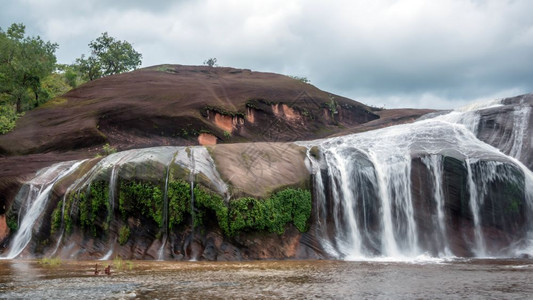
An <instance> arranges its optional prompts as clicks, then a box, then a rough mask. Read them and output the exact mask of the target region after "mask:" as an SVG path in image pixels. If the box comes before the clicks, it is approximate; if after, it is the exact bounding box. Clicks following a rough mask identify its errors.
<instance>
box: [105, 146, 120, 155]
mask: <svg viewBox="0 0 533 300" xmlns="http://www.w3.org/2000/svg"><path fill="white" fill-rule="evenodd" d="M102 152H103V155H109V154H113V153H116V152H117V149H116V148H115V147H113V146H111V145H109V143H106V144H105V145H104V146H103V147H102Z"/></svg>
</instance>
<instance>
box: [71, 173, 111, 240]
mask: <svg viewBox="0 0 533 300" xmlns="http://www.w3.org/2000/svg"><path fill="white" fill-rule="evenodd" d="M108 195H109V185H108V183H107V182H105V181H93V182H91V184H90V186H89V189H88V190H87V192H86V193H83V192H78V193H77V194H75V195H74V198H75V199H76V200H77V202H78V208H79V221H80V225H81V227H82V228H83V229H88V230H90V232H91V234H92V235H93V236H95V237H96V235H97V228H98V227H100V228H101V229H103V230H107V228H108V227H109V222H110V219H111V218H110V217H107V215H108V214H109V207H110V206H109V201H108ZM69 206H70V205H69Z"/></svg>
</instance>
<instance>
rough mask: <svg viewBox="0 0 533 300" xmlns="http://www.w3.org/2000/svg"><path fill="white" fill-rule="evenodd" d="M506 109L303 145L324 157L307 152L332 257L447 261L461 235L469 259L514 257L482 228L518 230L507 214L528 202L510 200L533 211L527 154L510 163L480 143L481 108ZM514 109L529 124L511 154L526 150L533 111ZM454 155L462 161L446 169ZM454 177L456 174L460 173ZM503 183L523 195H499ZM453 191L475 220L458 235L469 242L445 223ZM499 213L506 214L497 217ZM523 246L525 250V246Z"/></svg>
mask: <svg viewBox="0 0 533 300" xmlns="http://www.w3.org/2000/svg"><path fill="white" fill-rule="evenodd" d="M501 105H502V104H501V103H500V102H499V101H498V102H496V101H494V102H491V103H489V104H485V105H478V106H476V108H465V109H464V110H463V111H453V112H451V113H449V114H447V115H444V116H437V117H433V118H428V119H424V120H420V121H417V122H415V123H412V124H404V125H397V126H392V127H388V128H383V129H378V130H374V131H371V132H364V133H359V134H353V135H347V136H342V137H336V138H329V139H324V140H318V141H310V142H301V143H299V144H301V145H304V146H307V148H308V149H311V148H313V147H315V148H317V149H318V150H319V151H318V152H320V154H321V155H320V158H318V157H315V158H312V157H310V155H309V153H308V155H307V157H308V159H309V160H310V161H311V165H312V166H313V174H314V183H315V184H314V188H315V189H320V190H321V191H316V190H315V191H314V195H315V201H317V205H316V211H317V214H319V215H321V216H322V217H321V220H324V223H320V224H317V227H316V234H317V236H319V238H320V240H322V244H323V248H324V250H325V251H327V252H328V253H330V254H332V255H334V256H337V257H339V258H343V259H369V258H378V257H385V258H395V259H403V258H415V257H417V256H419V255H423V254H430V255H432V256H438V257H449V256H453V255H457V254H456V253H457V252H454V251H459V250H457V248H455V249H452V245H451V243H452V240H451V237H450V236H451V235H454V236H456V235H458V234H459V235H460V237H459V238H460V239H462V238H465V239H466V240H465V241H464V243H465V244H468V243H470V246H471V248H470V249H469V251H471V252H470V253H471V254H470V255H473V256H476V257H485V256H490V255H510V253H512V251H509V250H508V249H507V250H506V249H494V247H492V248H491V247H489V246H488V245H487V238H486V236H485V235H486V232H485V231H484V229H483V228H484V227H485V226H496V227H497V228H501V230H504V229H505V226H513V225H512V224H513V222H512V220H508V219H505V218H506V217H505V216H503V214H504V213H509V214H511V212H507V210H509V209H511V210H512V209H516V205H521V204H520V202H516V203H511V202H510V201H519V200H512V199H510V198H509V197H518V196H519V195H524V196H523V197H526V200H527V201H528V205H527V209H528V211H529V214H532V212H533V205H531V199H533V189H532V188H531V184H529V183H528V182H529V181H528V180H529V179H528V178H530V177H532V176H531V170H529V169H527V167H525V166H524V165H523V164H522V163H521V162H520V161H518V160H517V159H515V158H514V157H513V156H515V157H517V158H518V157H519V156H520V155H512V156H508V155H506V154H504V153H502V151H501V150H499V149H497V148H495V147H494V146H491V145H489V144H487V143H485V142H482V141H481V140H479V139H478V138H477V136H476V133H477V131H478V130H480V129H479V124H480V115H479V113H478V110H477V109H487V108H494V107H498V106H501ZM514 109H515V113H514V116H515V119H514V120H515V123H516V124H518V123H519V124H521V125H520V128H517V129H516V132H514V133H513V137H512V139H511V140H512V141H513V142H512V144H513V145H514V146H513V147H511V148H512V149H520V148H522V146H520V145H522V144H523V143H522V142H521V141H522V140H523V137H524V136H525V135H526V134H527V133H526V132H527V131H526V129H524V128H527V122H526V121H525V120H527V119H528V118H529V117H528V116H527V114H528V113H529V110H530V108H516V107H515V108H514ZM518 112H520V113H518ZM517 116H520V117H519V118H518V117H517ZM518 119H519V121H517V120H518ZM524 124H525V125H524ZM511 152H512V153H514V151H511ZM512 153H510V154H512ZM446 157H450V159H453V160H455V161H458V162H462V164H456V165H453V164H451V165H450V163H447V164H445V160H444V158H446ZM415 161H418V162H417V165H416V166H415V165H414V164H415ZM445 165H447V167H446V168H448V169H447V171H446V172H448V173H445V171H444V168H445ZM420 166H422V167H423V168H422V169H421V168H420ZM413 168H415V169H413ZM450 168H451V169H450ZM454 168H455V169H454ZM413 170H416V173H413V172H414V171H413ZM424 170H425V171H424ZM324 171H325V174H327V176H328V177H327V178H326V180H323V178H322V177H323V176H322V174H324ZM449 172H452V173H449ZM453 172H456V173H457V174H456V175H453V176H452V175H451V174H453ZM447 174H448V175H447ZM461 174H462V175H461ZM416 176H418V177H416ZM417 178H418V179H417ZM524 178H526V182H525V183H524ZM415 179H416V180H418V181H417V182H416V183H415V182H414V181H413V180H415ZM424 182H425V183H424ZM421 185H422V186H421ZM425 185H429V186H425ZM498 185H500V186H501V185H503V187H505V186H506V185H507V186H508V187H513V189H515V191H505V190H498V188H497V186H498ZM449 189H456V192H454V193H457V194H456V196H454V197H459V199H460V200H461V201H464V205H465V206H461V205H463V204H462V202H460V203H457V204H453V205H459V206H458V208H456V209H461V210H460V211H459V212H458V213H460V214H462V215H461V216H462V218H463V219H465V220H471V224H472V225H471V229H468V228H462V229H460V230H465V231H464V234H466V235H470V233H471V240H468V238H467V236H466V235H465V236H463V235H461V234H460V233H458V232H456V231H454V232H453V233H451V232H449V231H448V228H447V227H448V225H447V224H448V223H447V222H452V220H451V219H450V218H452V215H450V214H451V211H450V210H449V208H447V205H452V204H446V197H451V196H450V194H449V193H450V191H449ZM494 193H502V196H499V197H503V198H502V199H501V200H500V201H499V202H496V200H498V199H494V196H493V195H494ZM505 193H514V194H512V195H510V194H509V195H507V194H505ZM505 195H507V196H505ZM487 199H488V200H487ZM513 199H514V198H513ZM454 201H455V200H454ZM506 201H507V202H506ZM322 203H326V204H322ZM415 203H417V204H416V208H415ZM505 205H507V206H505ZM513 205H514V206H513ZM513 207H515V208H513ZM498 210H500V211H503V212H502V213H500V214H498V215H497V212H498ZM456 214H457V213H456ZM516 214H520V212H519V211H518V212H516ZM517 216H520V215H517ZM321 220H317V222H321ZM448 220H449V221H448ZM530 223H533V222H530ZM509 224H510V225H509ZM530 227H532V228H531V229H530V230H529V232H530V237H533V233H532V232H533V226H530ZM454 230H457V229H454ZM469 230H471V231H469ZM332 232H333V234H331V233H332ZM469 232H470V233H469ZM530 239H531V238H530ZM515 242H516V243H517V245H518V244H520V245H521V246H519V247H522V248H524V241H523V240H522V239H520V240H516V241H515ZM454 243H457V241H456V240H454ZM529 245H533V239H531V242H530V244H529ZM517 247H518V246H517ZM525 247H526V248H527V247H528V246H525ZM529 247H531V246H529ZM461 253H462V252H461ZM460 255H464V254H460Z"/></svg>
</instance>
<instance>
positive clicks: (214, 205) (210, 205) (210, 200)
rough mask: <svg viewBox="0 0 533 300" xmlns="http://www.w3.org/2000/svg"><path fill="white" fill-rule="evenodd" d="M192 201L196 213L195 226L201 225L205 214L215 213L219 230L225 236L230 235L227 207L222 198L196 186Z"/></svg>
mask: <svg viewBox="0 0 533 300" xmlns="http://www.w3.org/2000/svg"><path fill="white" fill-rule="evenodd" d="M194 200H195V201H194V204H195V208H196V209H197V211H198V212H197V213H196V215H195V223H196V224H195V226H196V225H201V224H203V222H204V218H205V217H206V214H207V213H208V212H209V211H211V212H214V213H215V215H216V218H217V223H218V226H219V227H220V229H222V231H223V232H224V233H225V234H227V235H229V234H230V227H229V222H228V207H227V206H226V203H225V202H224V200H223V199H222V197H220V196H219V195H217V194H214V193H210V192H207V191H205V190H204V189H203V188H202V187H200V186H196V187H194Z"/></svg>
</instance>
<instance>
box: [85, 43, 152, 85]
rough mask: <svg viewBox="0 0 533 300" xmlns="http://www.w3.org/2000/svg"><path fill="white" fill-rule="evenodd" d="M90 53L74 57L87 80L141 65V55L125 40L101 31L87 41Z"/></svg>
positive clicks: (129, 69) (133, 68)
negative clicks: (99, 34)
mask: <svg viewBox="0 0 533 300" xmlns="http://www.w3.org/2000/svg"><path fill="white" fill-rule="evenodd" d="M89 48H90V49H91V55H90V56H89V57H85V55H82V56H81V57H80V58H78V59H76V66H77V68H78V70H79V71H80V72H81V73H82V74H83V75H84V76H85V77H86V79H88V80H94V79H97V78H100V77H104V76H109V75H113V74H118V73H123V72H127V71H131V70H135V69H136V68H137V67H138V66H140V65H141V59H142V55H141V54H140V53H139V52H137V51H135V49H133V46H132V45H131V44H130V43H128V42H127V41H119V40H116V39H115V38H114V37H111V36H109V35H108V33H107V32H104V33H102V35H101V36H100V37H98V38H97V39H96V40H94V41H91V42H90V43H89Z"/></svg>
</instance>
